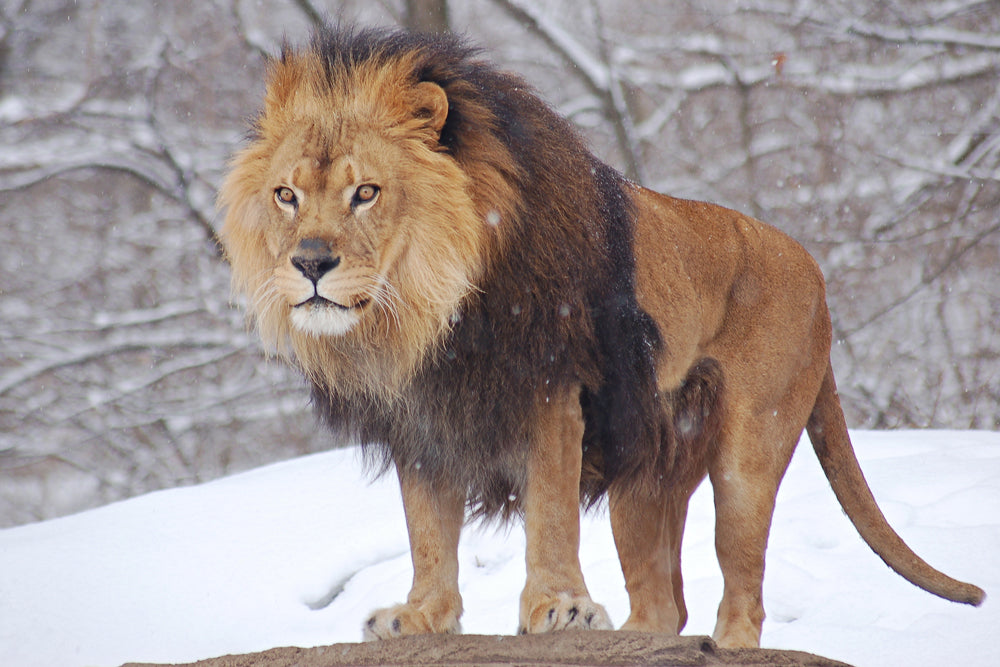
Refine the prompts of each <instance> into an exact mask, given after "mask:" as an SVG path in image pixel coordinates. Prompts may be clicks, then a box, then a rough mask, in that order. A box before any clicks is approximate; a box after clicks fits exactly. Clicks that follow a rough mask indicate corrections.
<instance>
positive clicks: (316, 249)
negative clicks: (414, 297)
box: [261, 124, 420, 336]
mask: <svg viewBox="0 0 1000 667" xmlns="http://www.w3.org/2000/svg"><path fill="white" fill-rule="evenodd" d="M351 143H352V145H351V146H338V147H336V148H335V149H334V150H330V147H329V146H328V145H324V143H323V142H322V140H321V137H320V136H319V133H318V132H317V131H316V130H315V128H314V127H312V126H309V125H307V124H303V126H301V127H298V128H296V129H295V130H294V131H292V132H291V133H290V134H289V135H288V136H287V137H286V138H285V140H284V141H283V142H282V143H281V145H280V146H279V148H278V150H277V151H276V152H275V156H274V158H273V160H272V164H271V165H270V169H269V170H268V174H267V176H268V179H269V180H268V183H267V185H266V186H265V187H264V188H263V192H262V193H261V195H262V197H267V198H268V200H269V201H267V202H266V203H265V204H264V207H265V208H266V209H267V212H268V216H269V218H270V224H269V225H267V227H266V228H265V229H264V230H263V232H264V239H265V241H266V244H267V248H268V250H269V252H270V253H271V256H272V257H273V262H274V273H273V287H274V297H275V298H277V299H279V300H281V302H282V307H284V308H287V312H288V318H289V321H290V323H291V325H292V326H293V327H294V328H295V329H297V330H298V331H300V332H302V333H305V334H310V335H313V336H339V335H342V334H345V333H346V332H348V331H350V330H351V329H352V328H354V327H355V326H357V325H358V323H359V322H361V321H362V320H363V319H364V318H365V317H366V316H369V315H370V316H371V317H373V318H380V317H385V316H387V315H388V316H392V315H393V313H394V309H396V308H397V307H398V303H397V299H398V293H396V292H394V289H395V287H394V284H395V283H398V281H399V277H400V275H399V274H400V269H402V268H404V267H400V266H398V264H399V261H400V259H401V254H403V253H405V252H406V250H407V239H408V238H413V237H415V236H419V232H420V230H415V229H413V227H415V226H417V225H418V224H419V222H418V221H417V220H415V219H414V217H413V216H411V215H409V214H408V212H407V210H405V209H406V208H407V207H406V204H407V202H408V201H409V199H410V198H411V197H412V194H410V193H408V190H410V188H409V187H408V183H407V180H406V177H405V175H404V174H402V173H400V169H399V167H400V166H401V165H402V164H404V162H405V161H406V156H405V155H404V154H403V151H401V150H399V149H398V147H396V146H394V145H392V144H390V143H388V142H385V141H381V140H379V138H378V137H377V136H371V135H370V136H363V135H362V136H359V135H355V136H354V137H353V141H352V142H351ZM373 324H374V323H373Z"/></svg>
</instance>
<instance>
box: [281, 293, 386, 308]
mask: <svg viewBox="0 0 1000 667" xmlns="http://www.w3.org/2000/svg"><path fill="white" fill-rule="evenodd" d="M370 301H371V299H361V300H360V301H358V302H357V303H354V304H349V305H344V304H342V303H337V302H336V301H331V300H330V299H327V298H326V297H322V296H320V295H319V294H313V295H312V296H311V297H309V298H308V299H306V300H305V301H303V302H302V303H297V304H295V307H296V308H302V307H303V306H310V305H311V306H312V307H313V308H333V309H335V310H360V309H362V308H364V307H365V306H367V305H368V303H369V302H370Z"/></svg>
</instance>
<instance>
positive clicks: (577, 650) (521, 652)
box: [125, 631, 844, 667]
mask: <svg viewBox="0 0 1000 667" xmlns="http://www.w3.org/2000/svg"><path fill="white" fill-rule="evenodd" d="M190 664H191V667H331V666H333V665H456V666H458V665H469V666H472V665H475V666H476V667H501V666H504V667H506V666H511V667H513V666H515V665H518V666H520V665H524V666H528V665H570V666H576V667H604V666H611V665H657V666H679V665H742V666H746V667H748V666H750V665H754V666H760V667H763V666H764V665H790V666H805V665H809V666H812V667H834V666H840V667H844V663H842V662H836V661H834V660H828V659H826V658H821V657H819V656H815V655H811V654H809V653H802V652H799V651H778V650H774V649H738V650H732V649H721V648H718V647H717V646H716V645H715V643H714V642H713V641H712V640H711V639H709V638H708V637H665V636H661V635H655V634H646V633H638V632H596V631H591V632H561V633H557V634H553V635H532V636H523V637H510V636H485V635H450V636H449V635H424V636H417V637H407V638H404V639H396V640H391V641H384V642H374V643H368V644H334V645H332V646H320V647H316V648H276V649H271V650H270V651H264V652H263V653H249V654H246V655H228V656H223V657H221V658H212V659H210V660H201V661H199V662H196V663H190ZM125 667H150V666H149V665H139V664H132V663H130V664H129V665H126V666H125Z"/></svg>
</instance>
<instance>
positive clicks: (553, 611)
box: [518, 593, 613, 635]
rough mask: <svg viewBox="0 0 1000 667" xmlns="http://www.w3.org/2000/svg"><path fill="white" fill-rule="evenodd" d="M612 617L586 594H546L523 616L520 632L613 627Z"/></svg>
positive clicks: (534, 632) (609, 628) (533, 632)
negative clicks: (526, 615) (525, 616)
mask: <svg viewBox="0 0 1000 667" xmlns="http://www.w3.org/2000/svg"><path fill="white" fill-rule="evenodd" d="M611 629H613V626H612V625H611V619H610V618H608V612H606V611H605V610H604V607H603V606H601V605H599V604H597V603H596V602H594V601H593V600H591V599H590V598H589V597H587V596H586V595H580V596H575V597H574V596H571V595H570V594H569V593H559V594H558V595H555V596H546V597H543V598H542V599H541V600H540V601H539V602H537V603H536V604H535V605H534V606H533V607H532V608H531V611H530V612H529V613H528V617H527V618H522V619H521V627H520V629H519V630H518V632H519V633H520V634H522V635H524V634H537V633H542V632H555V631H556V630H611Z"/></svg>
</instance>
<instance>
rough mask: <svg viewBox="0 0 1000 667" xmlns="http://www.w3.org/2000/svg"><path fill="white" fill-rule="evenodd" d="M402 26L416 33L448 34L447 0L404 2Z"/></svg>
mask: <svg viewBox="0 0 1000 667" xmlns="http://www.w3.org/2000/svg"><path fill="white" fill-rule="evenodd" d="M404 7H405V11H404V12H403V25H404V26H406V28H408V29H409V30H415V31H417V32H448V31H449V30H451V25H450V23H449V21H448V0H406V2H405V3H404Z"/></svg>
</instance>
